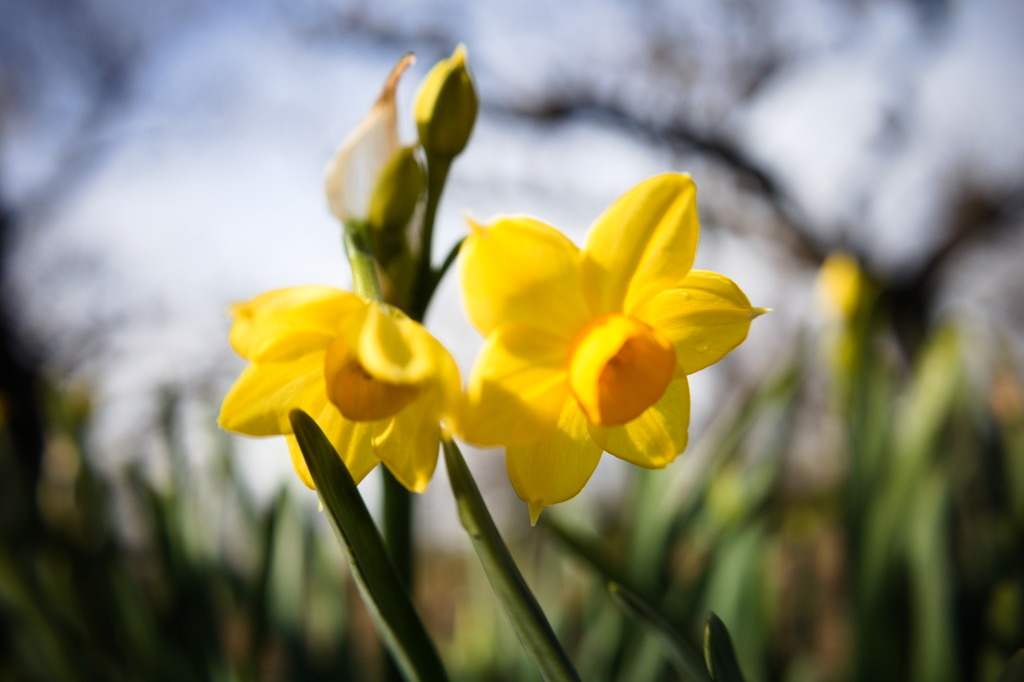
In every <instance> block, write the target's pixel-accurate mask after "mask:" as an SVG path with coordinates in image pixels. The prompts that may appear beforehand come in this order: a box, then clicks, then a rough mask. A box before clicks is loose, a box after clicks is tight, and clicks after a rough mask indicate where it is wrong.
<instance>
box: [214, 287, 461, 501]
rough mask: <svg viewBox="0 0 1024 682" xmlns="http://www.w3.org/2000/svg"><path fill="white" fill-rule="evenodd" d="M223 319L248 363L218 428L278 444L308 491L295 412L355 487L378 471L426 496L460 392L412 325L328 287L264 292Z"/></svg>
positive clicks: (439, 352) (443, 356)
mask: <svg viewBox="0 0 1024 682" xmlns="http://www.w3.org/2000/svg"><path fill="white" fill-rule="evenodd" d="M232 312H233V314H234V323H233V325H232V327H231V345H232V347H233V348H234V349H235V351H236V352H237V353H238V354H239V355H241V356H242V357H243V358H245V359H246V360H249V361H250V364H249V365H248V367H246V368H245V370H244V371H243V372H242V375H241V377H239V379H238V380H237V381H236V382H235V384H234V386H233V387H232V388H231V390H230V391H229V392H228V394H227V396H226V397H225V398H224V403H223V405H222V407H221V413H220V418H219V420H218V423H219V424H220V425H221V426H222V427H223V428H225V429H227V430H229V431H235V432H237V433H241V434H245V435H249V436H274V435H286V436H287V439H288V447H289V450H290V451H291V456H292V464H293V465H294V467H295V471H296V473H298V475H299V478H301V479H302V481H303V482H304V483H305V484H306V485H307V486H309V487H310V488H312V487H313V481H312V479H311V478H310V475H309V471H308V469H307V468H306V464H305V461H304V460H303V457H302V453H301V451H300V450H299V447H298V443H297V442H296V439H295V437H294V435H292V433H291V424H290V422H289V419H288V413H289V412H290V411H291V410H293V409H295V408H299V409H302V410H304V411H305V412H306V413H308V414H309V415H310V416H311V417H313V419H315V420H316V422H317V424H318V425H319V426H320V428H321V429H323V431H324V433H326V434H327V436H328V438H330V440H331V442H332V443H333V444H334V446H335V447H336V448H337V450H338V452H339V454H340V455H341V458H342V459H343V460H344V462H345V464H346V466H347V467H348V469H349V471H350V472H351V474H352V477H353V478H354V479H355V480H356V481H357V482H358V481H360V480H362V478H363V477H364V476H366V474H367V473H369V471H370V470H371V469H373V467H374V466H376V465H377V463H378V462H384V464H385V465H386V466H387V467H388V469H390V470H391V472H392V473H393V474H394V475H395V478H397V479H398V480H399V481H400V482H401V483H402V485H404V486H405V487H406V488H408V489H409V490H412V491H415V492H422V491H423V490H424V489H425V488H426V486H427V483H428V482H429V481H430V477H431V476H432V475H433V472H434V466H435V465H436V463H437V454H438V445H439V443H440V439H441V436H442V423H443V422H446V421H451V419H452V418H453V416H454V414H455V412H456V411H457V406H458V405H459V402H460V400H461V397H460V394H459V393H460V386H461V384H460V380H459V370H458V367H457V366H456V365H455V361H454V360H453V359H452V357H451V355H450V354H449V353H448V351H447V350H445V349H444V347H443V346H442V345H441V344H440V343H439V342H438V341H437V340H436V339H434V337H432V336H431V335H430V334H429V333H428V332H427V331H426V330H425V329H424V328H423V327H422V326H420V325H419V324H417V323H416V322H413V321H412V320H410V319H409V318H408V317H406V316H405V315H404V314H403V313H401V312H399V311H398V310H396V309H394V308H392V307H390V306H387V305H382V304H377V303H371V302H367V301H365V300H363V299H362V298H360V297H359V296H357V295H355V294H353V293H350V292H347V291H342V290H340V289H334V288H332V287H317V286H309V287H296V288H291V289H280V290H277V291H271V292H269V293H266V294H263V295H261V296H257V297H256V298H254V299H253V300H251V301H249V302H248V303H243V304H240V305H237V306H235V307H234V308H233V310H232Z"/></svg>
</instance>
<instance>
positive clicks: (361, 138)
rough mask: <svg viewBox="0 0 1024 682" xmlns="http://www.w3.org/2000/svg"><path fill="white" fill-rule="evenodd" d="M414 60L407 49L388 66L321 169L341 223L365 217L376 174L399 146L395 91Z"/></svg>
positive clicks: (330, 198)
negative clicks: (373, 96)
mask: <svg viewBox="0 0 1024 682" xmlns="http://www.w3.org/2000/svg"><path fill="white" fill-rule="evenodd" d="M415 61H416V58H415V57H414V56H413V55H412V53H409V54H407V55H405V56H404V57H402V59H401V60H400V61H399V62H398V64H396V65H395V68H394V69H392V71H391V75H389V76H388V78H387V80H386V81H385V82H384V89H383V90H382V91H381V93H380V97H379V98H378V99H377V102H376V103H375V104H374V105H373V107H372V108H371V109H370V111H369V113H368V114H367V115H366V116H365V117H364V118H363V120H362V121H361V122H360V123H359V125H358V126H356V128H355V129H354V130H353V131H352V132H351V133H349V135H348V137H346V138H345V139H344V140H342V142H341V144H340V145H339V146H338V149H337V151H335V152H334V156H333V157H331V160H330V162H329V163H328V164H327V169H326V171H325V172H324V189H325V190H326V191H327V202H328V204H329V205H330V207H331V211H332V212H333V213H334V215H336V216H337V217H338V220H340V221H341V222H342V223H345V222H347V221H348V220H351V219H355V220H366V219H367V217H368V216H369V211H370V198H371V197H372V195H373V191H374V188H375V186H376V183H377V178H378V176H379V175H380V172H381V170H383V168H384V166H385V164H387V163H388V161H389V160H390V159H391V158H392V157H394V156H395V154H396V153H397V152H398V150H399V140H398V111H397V107H396V103H395V91H396V90H397V89H398V81H399V79H400V78H401V77H402V74H403V73H404V72H405V70H406V69H408V68H409V66H411V65H412V64H413V62H415Z"/></svg>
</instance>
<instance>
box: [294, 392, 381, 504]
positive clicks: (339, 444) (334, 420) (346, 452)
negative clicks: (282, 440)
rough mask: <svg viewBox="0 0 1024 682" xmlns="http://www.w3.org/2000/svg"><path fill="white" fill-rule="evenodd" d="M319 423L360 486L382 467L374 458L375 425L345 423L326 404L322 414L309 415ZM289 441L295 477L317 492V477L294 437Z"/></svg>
mask: <svg viewBox="0 0 1024 682" xmlns="http://www.w3.org/2000/svg"><path fill="white" fill-rule="evenodd" d="M309 414H310V416H312V417H313V419H314V420H316V423H317V425H318V426H319V427H320V428H321V429H322V430H323V432H324V435H326V436H327V439H328V440H330V441H331V444H332V445H333V446H334V448H335V450H337V451H338V454H339V456H340V457H341V461H342V462H344V463H345V467H346V468H347V469H348V471H349V473H350V474H351V475H352V478H353V480H355V482H356V483H359V482H360V481H362V480H363V479H364V478H365V477H366V474H368V473H370V471H372V470H373V468H374V467H375V466H377V464H378V463H379V461H378V460H377V458H376V457H375V456H374V454H373V448H372V445H371V437H372V429H373V427H372V425H370V424H357V423H355V422H351V421H348V420H346V419H344V418H343V417H342V416H341V414H339V413H338V410H337V409H335V407H334V406H333V405H331V404H330V403H328V402H327V400H326V399H324V400H323V405H322V407H321V408H320V409H319V410H315V411H312V412H310V413H309ZM286 438H287V440H288V451H289V454H290V455H291V458H292V466H293V467H294V468H295V473H296V474H298V476H299V478H300V479H301V480H302V482H303V483H305V484H306V486H307V487H309V488H315V487H316V486H314V485H313V477H312V476H310V475H309V469H308V468H307V466H306V460H305V459H304V458H303V456H302V451H301V449H300V448H299V443H298V441H297V440H296V439H295V436H294V435H291V434H289V435H288V436H286Z"/></svg>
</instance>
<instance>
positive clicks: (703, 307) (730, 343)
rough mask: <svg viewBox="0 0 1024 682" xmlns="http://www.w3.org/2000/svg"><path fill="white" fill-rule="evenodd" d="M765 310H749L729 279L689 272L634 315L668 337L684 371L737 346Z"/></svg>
mask: <svg viewBox="0 0 1024 682" xmlns="http://www.w3.org/2000/svg"><path fill="white" fill-rule="evenodd" d="M764 312H766V311H765V309H764V308H753V307H751V305H750V301H749V300H747V297H746V295H745V294H744V293H743V292H742V291H740V288H739V287H738V286H736V284H735V283H734V282H733V281H732V280H730V279H729V278H728V277H725V276H723V275H719V274H718V273H716V272H708V271H706V270H692V271H691V272H690V273H689V274H688V275H687V276H686V278H685V279H683V281H682V283H681V286H680V288H678V289H670V290H667V291H663V292H661V293H659V294H658V295H656V296H654V297H653V298H651V299H650V300H648V301H647V302H646V303H644V304H643V305H642V306H640V307H639V308H638V309H637V310H636V311H634V315H636V316H637V317H638V318H640V319H641V320H643V321H644V322H647V324H649V325H651V326H652V327H654V328H655V329H657V330H658V331H660V332H662V333H663V334H665V336H667V337H668V338H669V339H670V340H671V341H672V344H673V345H674V346H675V348H676V361H677V362H678V363H679V366H680V367H681V368H682V369H683V371H684V372H685V373H686V374H693V373H694V372H696V371H698V370H701V369H704V368H705V367H707V366H708V365H711V364H714V363H716V362H718V361H719V360H721V359H722V358H723V357H725V355H726V353H728V352H729V351H731V350H732V349H733V348H735V347H736V346H738V345H740V343H742V342H743V340H744V339H745V338H747V332H748V331H749V330H750V321H751V320H752V319H754V318H755V317H757V316H758V315H761V314H762V313H764Z"/></svg>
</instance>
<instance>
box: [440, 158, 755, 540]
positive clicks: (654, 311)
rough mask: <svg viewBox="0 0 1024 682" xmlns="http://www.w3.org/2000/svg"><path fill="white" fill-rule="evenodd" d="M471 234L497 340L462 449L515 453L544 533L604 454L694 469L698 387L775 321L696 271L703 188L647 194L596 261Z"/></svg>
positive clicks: (475, 311)
mask: <svg viewBox="0 0 1024 682" xmlns="http://www.w3.org/2000/svg"><path fill="white" fill-rule="evenodd" d="M470 226H471V230H470V234H469V237H468V238H467V239H466V242H465V245H464V246H463V248H462V266H461V267H462V273H461V274H462V292H463V299H464V302H465V305H466V309H467V313H468V315H469V318H470V321H471V322H472V323H473V325H474V326H475V327H476V328H477V329H478V330H479V331H480V333H481V334H483V335H484V336H485V337H486V339H485V343H484V347H483V349H482V351H481V353H480V357H479V358H478V360H477V363H476V366H475V367H474V369H473V372H472V376H471V377H470V381H469V386H468V395H467V399H468V403H467V407H466V412H465V415H464V416H465V418H464V419H463V420H462V421H461V422H460V435H461V436H462V437H463V438H464V439H466V440H467V441H468V442H471V443H474V444H476V445H481V446H494V445H503V446H505V448H506V463H507V467H508V473H509V477H510V478H511V480H512V484H513V486H514V487H515V489H516V492H517V493H518V494H519V496H520V497H521V498H523V500H525V501H526V502H527V503H528V504H529V507H530V515H531V519H532V520H533V521H534V522H536V520H537V517H538V515H539V514H540V512H541V510H542V509H543V508H544V507H545V506H547V505H551V504H555V503H558V502H562V501H565V500H567V499H569V498H571V497H573V496H575V495H576V494H577V493H578V492H579V491H580V490H581V489H582V488H583V486H584V485H585V484H586V482H587V480H588V479H589V478H590V475H591V474H592V473H593V471H594V468H595V467H596V466H597V463H598V460H599V459H600V457H601V453H602V451H606V452H609V453H611V454H613V455H615V456H616V457H620V458H622V459H624V460H626V461H628V462H632V463H633V464H637V465H639V466H643V467H649V468H660V467H664V466H665V465H667V464H668V463H669V462H671V461H672V460H673V459H674V458H675V457H676V456H677V455H679V454H680V453H681V452H682V451H683V450H684V449H685V448H686V442H687V431H688V426H689V419H690V394H689V386H688V383H687V379H686V376H687V375H688V374H692V373H694V372H696V371H698V370H700V369H703V368H705V367H707V366H708V365H711V364H712V363H715V362H717V361H718V360H720V359H721V358H722V357H723V356H724V355H725V354H726V353H728V352H729V351H731V350H732V349H733V348H735V347H736V346H737V345H739V344H740V343H741V342H742V341H743V340H744V339H745V338H746V336H747V332H748V330H749V328H750V321H751V320H752V319H753V318H755V317H757V316H758V315H760V314H761V313H763V312H765V310H764V309H762V308H753V307H751V305H750V302H749V301H748V300H747V297H746V296H745V295H744V294H743V292H742V291H740V289H739V287H737V286H736V284H734V283H733V282H732V281H731V280H730V279H728V278H726V277H724V276H722V275H719V274H717V273H714V272H707V271H704V270H693V269H691V268H692V265H693V260H694V255H695V252H696V249H697V238H698V233H699V224H698V221H697V207H696V187H695V186H694V184H693V182H692V181H691V180H690V178H689V176H686V175H678V174H666V175H660V176H657V177H654V178H651V179H649V180H646V181H644V182H642V183H640V184H639V185H637V186H636V187H634V188H633V189H632V190H630V191H629V192H627V193H626V194H625V195H624V196H623V197H621V198H620V199H619V200H618V201H616V202H615V203H614V204H612V206H611V207H610V208H609V209H608V210H607V211H605V213H604V214H603V215H602V216H601V217H599V218H598V219H597V221H596V222H595V223H594V225H593V226H592V227H591V230H590V233H589V236H588V238H587V243H586V247H585V248H584V249H583V250H582V251H581V250H580V249H578V248H577V247H576V246H575V245H574V244H573V243H572V242H570V241H569V240H568V239H567V238H566V237H565V236H564V235H562V234H561V233H560V232H558V231H557V230H555V229H554V228H552V227H550V226H548V225H545V224H544V223H542V222H539V221H537V220H533V219H531V218H525V217H500V218H497V219H495V220H494V221H493V222H492V223H491V224H490V225H488V226H481V225H477V224H474V223H472V222H471V223H470Z"/></svg>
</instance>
